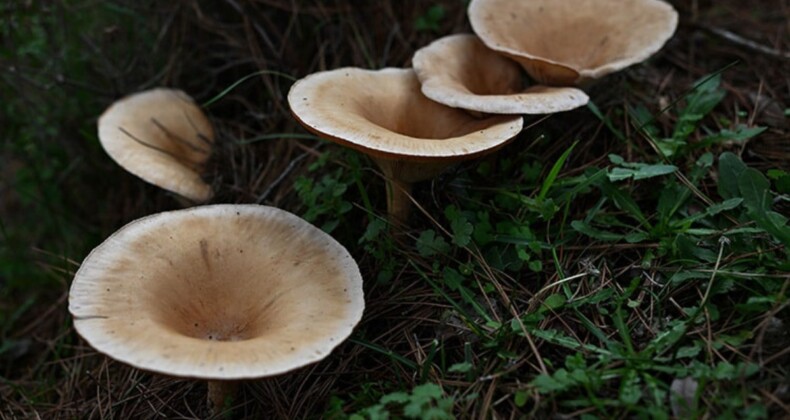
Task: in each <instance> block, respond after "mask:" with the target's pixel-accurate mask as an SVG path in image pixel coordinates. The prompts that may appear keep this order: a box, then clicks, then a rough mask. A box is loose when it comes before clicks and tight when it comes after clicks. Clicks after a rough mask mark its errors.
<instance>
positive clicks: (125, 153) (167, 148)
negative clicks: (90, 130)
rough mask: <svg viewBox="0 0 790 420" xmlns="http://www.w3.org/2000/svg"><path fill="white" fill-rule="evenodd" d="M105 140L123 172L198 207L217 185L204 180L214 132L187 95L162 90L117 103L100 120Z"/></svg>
mask: <svg viewBox="0 0 790 420" xmlns="http://www.w3.org/2000/svg"><path fill="white" fill-rule="evenodd" d="M99 140H100V141H101V144H102V147H104V150H105V151H107V154H109V155H110V157H111V158H112V159H113V160H115V162H117V163H118V164H119V165H121V167H123V168H124V169H126V170H127V171H129V172H131V173H132V174H134V175H136V176H138V177H140V178H142V179H143V180H144V181H146V182H148V183H150V184H153V185H156V186H158V187H161V188H164V189H166V190H168V191H171V192H174V193H176V194H178V195H179V196H182V197H184V198H186V199H188V200H190V201H192V202H205V201H207V200H209V199H210V198H211V196H212V191H211V186H210V185H208V184H207V183H206V182H205V181H203V179H202V178H201V172H202V171H203V169H204V165H205V162H206V160H208V158H209V156H210V155H211V146H212V144H213V142H214V129H213V128H212V126H211V122H209V120H208V118H207V117H206V115H205V114H204V113H203V111H201V110H200V108H199V107H198V106H197V104H195V101H193V100H192V98H190V97H189V96H188V95H187V94H186V93H184V92H182V91H180V90H174V89H165V88H157V89H152V90H148V91H144V92H140V93H136V94H133V95H130V96H127V97H125V98H122V99H120V100H119V101H117V102H115V103H114V104H112V105H111V106H110V107H109V108H108V109H107V110H106V111H104V114H102V116H101V117H100V118H99Z"/></svg>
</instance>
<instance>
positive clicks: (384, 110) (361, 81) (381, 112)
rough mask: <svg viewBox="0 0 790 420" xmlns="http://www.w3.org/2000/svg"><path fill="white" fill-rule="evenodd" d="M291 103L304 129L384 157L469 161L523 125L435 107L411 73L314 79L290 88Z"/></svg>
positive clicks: (334, 73) (340, 73)
mask: <svg viewBox="0 0 790 420" xmlns="http://www.w3.org/2000/svg"><path fill="white" fill-rule="evenodd" d="M288 103H289V104H290V106H291V112H292V113H293V114H294V116H295V117H296V119H297V120H299V122H300V123H302V125H304V126H305V127H306V128H307V129H308V130H310V131H312V132H314V133H316V134H317V135H319V136H321V137H325V138H328V139H330V140H332V141H335V142H338V143H342V144H346V145H348V146H351V147H354V148H356V149H360V150H362V151H363V152H365V153H368V154H370V155H373V156H374V157H380V158H387V159H408V160H413V161H435V160H450V161H451V160H462V159H467V158H469V157H471V156H474V155H479V154H482V153H484V152H486V151H492V150H494V149H496V148H498V147H500V146H502V145H504V144H505V143H506V142H507V141H508V140H510V139H512V138H513V137H515V136H516V135H517V134H518V133H519V131H521V127H522V124H523V120H522V118H521V117H514V116H493V117H487V118H475V117H473V116H471V115H469V113H467V112H464V111H462V110H459V109H455V108H450V107H447V106H445V105H442V104H440V103H437V102H434V101H432V100H430V99H428V98H426V97H425V95H423V94H422V92H420V82H419V80H418V79H417V76H416V75H415V73H414V70H412V69H396V68H386V69H382V70H377V71H374V70H363V69H358V68H350V67H349V68H341V69H337V70H331V71H325V72H320V73H315V74H312V75H309V76H307V77H305V78H304V79H302V80H299V81H298V82H296V83H295V84H294V85H293V86H292V87H291V91H290V92H289V93H288Z"/></svg>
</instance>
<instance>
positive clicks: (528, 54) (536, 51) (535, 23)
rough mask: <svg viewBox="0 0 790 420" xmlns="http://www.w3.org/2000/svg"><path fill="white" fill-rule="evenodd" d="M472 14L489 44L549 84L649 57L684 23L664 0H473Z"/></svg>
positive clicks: (597, 73)
mask: <svg viewBox="0 0 790 420" xmlns="http://www.w3.org/2000/svg"><path fill="white" fill-rule="evenodd" d="M468 13H469V21H470V22H471V24H472V28H473V29H474V31H475V33H477V35H478V36H480V38H481V39H482V40H483V42H484V43H485V44H486V45H487V46H488V47H489V48H491V49H493V50H496V51H499V52H501V53H504V54H506V55H507V56H509V57H511V58H513V59H514V60H516V61H518V62H519V63H520V64H521V65H522V66H523V67H524V68H525V69H526V70H527V72H529V74H530V75H531V76H532V77H533V78H534V79H536V80H538V81H539V82H540V83H543V84H547V85H571V84H580V83H584V82H586V81H589V80H591V79H598V78H600V77H603V76H605V75H607V74H609V73H612V72H615V71H618V70H621V69H623V68H625V67H628V66H630V65H632V64H635V63H639V62H641V61H644V60H646V59H647V58H648V57H650V56H651V55H653V54H654V53H656V52H657V51H658V50H659V49H661V47H662V46H663V45H664V44H665V43H666V42H667V40H669V38H671V37H672V34H673V33H674V32H675V28H676V27H677V24H678V14H677V12H676V11H675V9H674V8H673V7H672V6H671V5H670V4H669V3H666V2H664V1H660V0H520V1H517V0H472V3H471V4H470V5H469V9H468Z"/></svg>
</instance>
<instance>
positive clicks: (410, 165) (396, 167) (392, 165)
mask: <svg viewBox="0 0 790 420" xmlns="http://www.w3.org/2000/svg"><path fill="white" fill-rule="evenodd" d="M373 161H374V162H376V164H377V165H378V167H379V168H380V169H381V172H382V173H383V174H384V177H385V184H386V188H387V214H388V216H389V218H390V222H391V223H392V224H393V226H397V225H398V224H405V223H406V221H407V220H408V218H409V214H410V213H411V208H412V198H411V191H412V186H413V185H414V183H416V182H421V181H426V180H429V179H432V178H434V177H436V176H437V175H439V174H440V173H442V172H444V170H445V169H447V167H448V166H450V165H452V164H453V163H452V162H441V161H440V162H408V161H404V160H393V159H386V158H375V157H374V158H373Z"/></svg>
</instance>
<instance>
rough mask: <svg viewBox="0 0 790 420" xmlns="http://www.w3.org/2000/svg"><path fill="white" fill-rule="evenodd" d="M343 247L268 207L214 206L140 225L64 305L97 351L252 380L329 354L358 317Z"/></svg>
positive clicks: (186, 371) (359, 302)
mask: <svg viewBox="0 0 790 420" xmlns="http://www.w3.org/2000/svg"><path fill="white" fill-rule="evenodd" d="M363 309H364V300H363V294H362V277H361V275H360V273H359V269H358V267H357V265H356V263H355V262H354V260H353V259H352V257H351V256H350V255H349V253H348V252H347V251H346V250H345V248H343V246H342V245H340V244H339V243H337V242H336V241H335V240H334V239H332V238H331V237H330V236H329V235H327V234H326V233H324V232H323V231H321V230H319V229H317V228H316V227H314V226H312V225H310V224H309V223H307V222H305V221H304V220H302V219H300V218H298V217H296V216H294V215H292V214H290V213H288V212H285V211H283V210H279V209H276V208H272V207H265V206H257V205H213V206H204V207H194V208H190V209H186V210H179V211H173V212H166V213H159V214H155V215H152V216H148V217H145V218H142V219H139V220H137V221H134V222H132V223H130V224H128V225H126V226H125V227H123V228H122V229H120V230H119V231H118V232H116V233H115V234H113V235H112V236H111V237H110V238H108V239H107V240H106V241H105V242H104V243H102V244H101V245H99V246H98V247H97V248H96V249H94V250H93V252H91V253H90V255H88V257H87V258H86V259H85V261H84V262H83V263H82V266H81V267H80V269H79V271H77V274H76V275H75V277H74V281H73V283H72V286H71V292H70V295H69V311H71V313H72V315H73V316H74V326H75V328H76V329H77V331H78V332H79V333H80V335H82V337H83V338H85V339H86V340H87V341H88V343H90V345H91V346H93V347H94V348H95V349H96V350H98V351H100V352H102V353H105V354H107V355H108V356H110V357H112V358H114V359H117V360H120V361H122V362H125V363H128V364H130V365H132V366H135V367H138V368H141V369H146V370H150V371H154V372H160V373H164V374H168V375H173V376H182V377H193V378H203V379H242V378H257V377H263V376H268V375H273V374H278V373H282V372H286V371H289V370H292V369H295V368H298V367H300V366H304V365H306V364H309V363H312V362H315V361H318V360H320V359H323V358H324V357H326V356H327V355H328V354H329V353H330V351H331V350H332V349H333V348H334V347H335V346H337V345H338V344H339V343H340V342H341V341H343V340H344V339H345V338H346V337H347V336H348V335H349V334H350V333H351V331H352V329H353V328H354V326H355V325H356V324H357V322H358V321H359V320H360V318H361V316H362V311H363Z"/></svg>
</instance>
